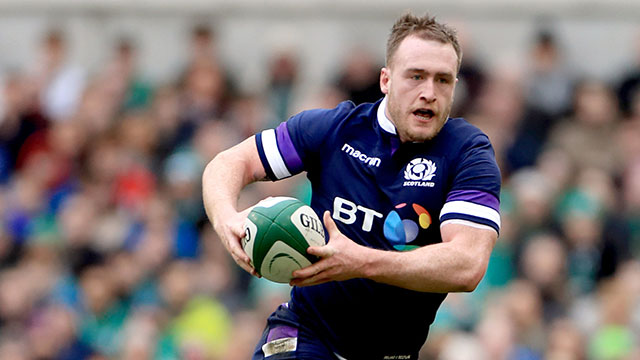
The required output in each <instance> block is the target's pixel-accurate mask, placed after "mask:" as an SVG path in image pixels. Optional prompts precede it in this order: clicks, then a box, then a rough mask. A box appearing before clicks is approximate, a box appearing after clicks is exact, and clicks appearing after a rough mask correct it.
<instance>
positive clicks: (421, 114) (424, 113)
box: [413, 109, 436, 120]
mask: <svg viewBox="0 0 640 360" xmlns="http://www.w3.org/2000/svg"><path fill="white" fill-rule="evenodd" d="M413 115H415V116H417V117H418V118H419V119H423V120H431V118H433V117H434V116H435V115H436V113H435V112H434V111H433V110H431V109H417V110H415V111H414V112H413Z"/></svg>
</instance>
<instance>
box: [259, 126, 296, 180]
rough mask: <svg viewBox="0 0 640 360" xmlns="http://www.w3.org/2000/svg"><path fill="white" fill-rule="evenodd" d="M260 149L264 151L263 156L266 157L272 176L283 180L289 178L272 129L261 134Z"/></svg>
mask: <svg viewBox="0 0 640 360" xmlns="http://www.w3.org/2000/svg"><path fill="white" fill-rule="evenodd" d="M262 148H263V149H264V154H265V156H266V157H267V161H268V162H269V166H271V170H272V171H273V174H274V175H275V176H276V177H277V178H278V179H284V178H286V177H289V176H291V173H290V172H289V170H288V169H287V166H286V165H285V164H284V159H282V155H280V151H279V150H278V142H277V141H276V131H275V130H274V129H269V130H265V131H263V132H262Z"/></svg>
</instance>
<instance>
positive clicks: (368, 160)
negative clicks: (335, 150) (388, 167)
mask: <svg viewBox="0 0 640 360" xmlns="http://www.w3.org/2000/svg"><path fill="white" fill-rule="evenodd" d="M342 151H344V152H346V153H347V155H350V156H353V157H354V158H356V159H358V160H360V161H362V162H363V163H365V164H367V165H369V166H375V167H379V166H380V158H377V157H369V156H367V154H363V153H361V152H360V150H356V149H354V148H353V146H351V145H349V144H347V143H345V144H344V145H342Z"/></svg>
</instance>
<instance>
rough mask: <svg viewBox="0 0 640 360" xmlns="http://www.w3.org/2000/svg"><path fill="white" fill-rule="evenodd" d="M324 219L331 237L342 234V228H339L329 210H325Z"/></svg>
mask: <svg viewBox="0 0 640 360" xmlns="http://www.w3.org/2000/svg"><path fill="white" fill-rule="evenodd" d="M322 219H323V220H324V226H325V227H326V228H327V232H329V239H331V238H332V237H334V236H337V235H339V234H340V230H338V226H337V225H336V223H335V221H333V219H332V218H331V213H329V211H325V212H324V214H323V216H322Z"/></svg>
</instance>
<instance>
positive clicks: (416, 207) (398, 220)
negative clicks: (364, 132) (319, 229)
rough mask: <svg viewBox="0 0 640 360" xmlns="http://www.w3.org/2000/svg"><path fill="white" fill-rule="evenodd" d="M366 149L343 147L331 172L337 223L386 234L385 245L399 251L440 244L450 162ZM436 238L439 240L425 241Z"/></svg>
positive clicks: (328, 178)
mask: <svg viewBox="0 0 640 360" xmlns="http://www.w3.org/2000/svg"><path fill="white" fill-rule="evenodd" d="M361 148H362V150H361V149H360V148H359V147H358V144H357V143H354V144H346V145H343V146H342V147H341V149H340V153H339V154H334V156H332V157H333V160H332V166H331V167H330V169H332V170H329V171H326V172H325V174H326V175H325V176H326V179H325V181H326V183H327V184H330V185H329V186H330V187H331V188H333V191H331V193H332V194H334V198H333V199H332V200H333V201H332V202H333V204H332V208H333V214H334V218H336V220H338V221H341V222H343V223H344V224H346V225H349V226H350V227H353V230H354V231H358V232H364V233H375V234H379V235H383V237H382V238H381V240H383V241H384V240H386V241H388V243H389V244H390V245H391V246H392V247H393V248H395V249H398V250H406V249H409V248H412V247H413V246H421V245H425V244H426V243H427V242H429V240H425V239H439V234H438V235H436V234H435V233H438V228H439V220H438V218H439V214H440V210H441V208H442V205H443V204H444V202H445V200H446V193H447V192H448V178H449V168H450V166H449V164H447V161H446V158H445V157H443V156H438V155H436V154H429V153H419V152H404V153H394V154H393V155H392V154H391V152H390V151H388V150H387V153H385V152H383V151H375V149H374V151H372V150H371V149H367V148H366V147H364V146H361ZM336 155H337V156H336ZM430 233H434V234H432V235H435V236H425V235H428V234H430ZM408 246H409V247H408Z"/></svg>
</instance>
